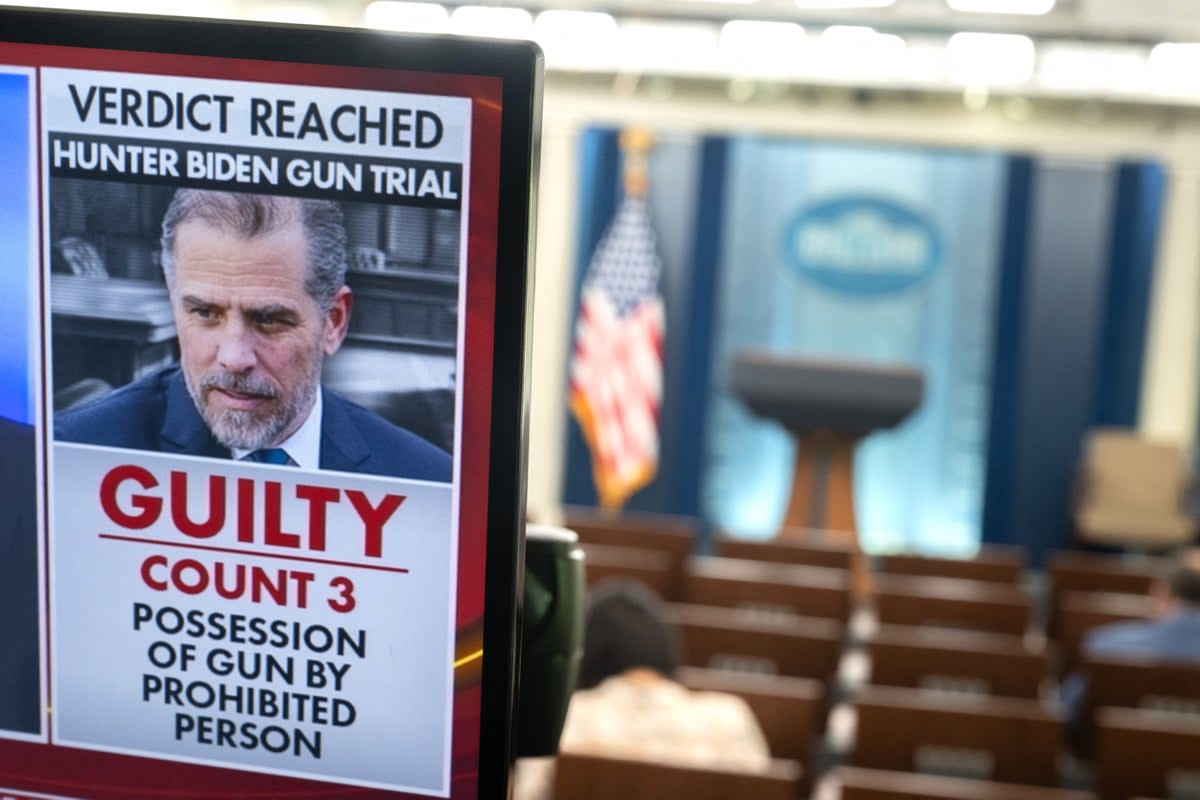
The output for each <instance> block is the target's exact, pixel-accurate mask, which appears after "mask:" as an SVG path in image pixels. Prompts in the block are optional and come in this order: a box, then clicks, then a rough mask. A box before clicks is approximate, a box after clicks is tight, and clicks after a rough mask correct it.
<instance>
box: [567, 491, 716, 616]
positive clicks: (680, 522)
mask: <svg viewBox="0 0 1200 800" xmlns="http://www.w3.org/2000/svg"><path fill="white" fill-rule="evenodd" d="M563 511H564V517H565V524H566V527H568V528H570V529H571V530H573V531H575V532H576V533H577V534H579V543H580V544H581V545H584V546H587V545H600V546H604V547H633V548H638V549H642V550H655V551H658V552H660V553H663V554H664V555H666V556H667V557H668V558H669V559H670V562H671V578H670V581H669V583H668V588H667V591H666V594H664V595H663V597H664V598H667V599H675V598H677V597H678V593H679V586H680V580H681V578H682V577H683V562H684V561H685V560H686V559H687V557H688V556H689V555H690V554H691V552H692V547H693V546H694V545H695V541H696V527H697V522H696V520H694V519H692V518H691V517H678V516H673V515H668V514H646V513H624V514H621V515H620V516H615V517H609V516H605V515H603V514H601V513H600V512H599V511H597V510H596V509H594V508H584V507H581V506H567V507H566V508H565V509H563Z"/></svg>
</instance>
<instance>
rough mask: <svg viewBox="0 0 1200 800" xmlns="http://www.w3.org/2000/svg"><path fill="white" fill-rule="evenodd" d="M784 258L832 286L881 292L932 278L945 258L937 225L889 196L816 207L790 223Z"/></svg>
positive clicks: (806, 274) (841, 200)
mask: <svg viewBox="0 0 1200 800" xmlns="http://www.w3.org/2000/svg"><path fill="white" fill-rule="evenodd" d="M784 257H785V258H786V259H787V262H788V263H789V264H790V265H792V267H793V268H794V269H795V270H796V271H797V272H798V273H800V275H802V276H803V277H804V278H806V279H808V280H811V281H813V282H814V283H817V284H819V285H821V286H823V287H825V288H827V289H831V290H833V291H836V292H843V293H846V294H854V295H867V296H881V295H889V294H895V293H898V292H902V291H905V290H906V289H910V288H912V287H914V286H916V285H917V284H920V283H921V282H923V281H925V280H927V279H928V278H929V276H930V275H932V274H933V273H934V272H936V271H937V269H938V267H939V266H940V265H941V261H942V242H941V239H940V237H939V236H938V234H937V231H936V230H935V229H934V227H933V225H932V224H930V222H929V221H928V220H926V219H925V218H924V217H922V216H920V215H918V214H916V213H915V212H913V211H912V210H910V209H908V208H905V207H904V206H901V205H898V204H897V203H894V202H892V201H890V200H884V199H882V198H878V197H869V196H847V197H840V198H837V199H835V200H830V201H827V202H824V203H820V204H818V205H815V206H811V207H809V208H807V209H805V210H804V211H803V212H801V213H800V214H799V215H798V216H797V217H796V218H795V219H794V220H793V221H792V223H791V224H790V225H788V227H787V231H786V236H785V241H784Z"/></svg>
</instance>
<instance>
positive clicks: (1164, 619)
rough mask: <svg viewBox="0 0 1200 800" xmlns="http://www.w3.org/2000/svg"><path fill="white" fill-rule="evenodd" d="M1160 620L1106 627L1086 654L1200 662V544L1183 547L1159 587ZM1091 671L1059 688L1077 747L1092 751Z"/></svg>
mask: <svg viewBox="0 0 1200 800" xmlns="http://www.w3.org/2000/svg"><path fill="white" fill-rule="evenodd" d="M1154 594H1155V599H1156V605H1157V607H1158V614H1157V615H1156V617H1155V618H1154V619H1148V620H1139V621H1136V622H1118V623H1114V624H1111V625H1102V626H1100V627H1098V628H1094V629H1093V630H1092V631H1090V632H1089V633H1088V635H1087V637H1086V638H1085V639H1084V641H1083V647H1082V652H1083V655H1084V656H1085V657H1086V656H1122V655H1128V656H1139V657H1145V658H1149V659H1159V660H1162V661H1183V662H1196V663H1200V548H1197V547H1190V548H1185V549H1181V550H1179V551H1177V552H1176V553H1175V554H1174V556H1173V557H1172V558H1171V560H1170V562H1169V566H1168V568H1167V570H1166V572H1165V575H1164V578H1163V580H1161V581H1160V582H1159V583H1158V585H1157V586H1156V587H1155V590H1154ZM1086 690H1087V675H1085V674H1084V673H1083V672H1080V671H1076V672H1073V673H1072V674H1070V675H1068V676H1067V678H1066V679H1065V680H1064V681H1063V683H1062V686H1061V687H1060V689H1059V699H1060V700H1061V702H1062V705H1063V716H1064V719H1065V720H1066V724H1067V732H1068V735H1069V736H1070V738H1071V741H1072V742H1073V743H1075V747H1076V749H1077V750H1083V751H1086V750H1087V739H1088V738H1089V737H1088V733H1089V732H1088V731H1084V730H1083V727H1084V725H1085V724H1086V723H1087V720H1084V719H1082V715H1083V711H1084V702H1083V699H1084V694H1085V692H1086Z"/></svg>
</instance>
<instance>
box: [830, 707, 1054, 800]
mask: <svg viewBox="0 0 1200 800" xmlns="http://www.w3.org/2000/svg"><path fill="white" fill-rule="evenodd" d="M855 706H856V707H857V709H858V732H857V736H856V738H855V746H854V753H853V755H852V756H851V764H852V765H853V766H856V767H870V768H874V769H889V770H899V771H901V772H926V773H931V772H932V773H945V772H950V771H953V772H954V773H955V775H956V776H957V777H968V776H969V777H977V778H980V779H984V780H994V781H1002V782H1007V783H1022V784H1025V783H1028V784H1033V785H1036V786H1054V785H1056V784H1057V783H1058V767H1057V757H1058V754H1059V751H1060V749H1061V744H1062V724H1061V722H1060V721H1059V719H1058V717H1057V716H1056V715H1054V714H1053V713H1051V712H1049V711H1047V710H1046V709H1045V708H1043V707H1042V705H1041V704H1039V703H1037V702H1034V701H1031V700H1014V699H1012V698H1007V697H979V696H970V695H964V696H962V697H958V698H954V699H953V700H952V701H948V700H947V698H946V696H945V695H944V694H942V693H936V694H935V693H930V692H922V691H919V690H915V689H893V688H883V687H878V686H870V687H867V688H865V689H864V690H863V691H862V692H861V693H860V694H859V696H858V698H857V700H856V701H855ZM967 773H969V775H968V774H967Z"/></svg>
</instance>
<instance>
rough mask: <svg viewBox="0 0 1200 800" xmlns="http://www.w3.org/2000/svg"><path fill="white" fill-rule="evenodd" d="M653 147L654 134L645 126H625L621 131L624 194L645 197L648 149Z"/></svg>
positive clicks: (648, 159)
mask: <svg viewBox="0 0 1200 800" xmlns="http://www.w3.org/2000/svg"><path fill="white" fill-rule="evenodd" d="M653 149H654V134H653V133H652V132H650V131H649V130H648V129H646V128H638V127H633V128H626V129H625V130H623V131H621V151H622V152H623V153H624V154H625V171H624V178H625V194H626V195H628V196H629V197H645V196H646V187H647V183H648V178H647V173H648V172H649V162H650V151H651V150H653Z"/></svg>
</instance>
